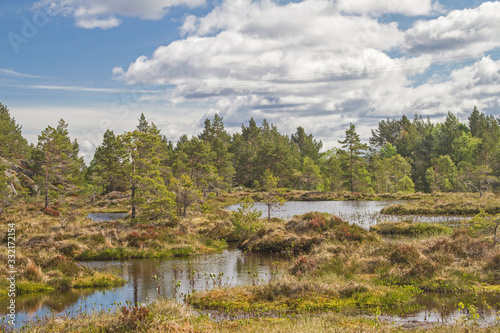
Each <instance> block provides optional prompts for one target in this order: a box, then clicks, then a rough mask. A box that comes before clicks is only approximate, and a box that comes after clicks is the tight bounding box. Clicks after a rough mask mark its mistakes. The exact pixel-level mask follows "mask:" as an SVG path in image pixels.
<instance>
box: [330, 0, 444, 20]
mask: <svg viewBox="0 0 500 333" xmlns="http://www.w3.org/2000/svg"><path fill="white" fill-rule="evenodd" d="M337 2H338V6H339V9H340V10H342V11H344V12H346V13H350V14H384V13H393V14H402V15H406V16H422V15H430V14H432V13H434V12H436V11H439V10H441V6H440V5H439V3H438V2H437V1H432V0H420V1H415V0H385V1H380V0H338V1H337Z"/></svg>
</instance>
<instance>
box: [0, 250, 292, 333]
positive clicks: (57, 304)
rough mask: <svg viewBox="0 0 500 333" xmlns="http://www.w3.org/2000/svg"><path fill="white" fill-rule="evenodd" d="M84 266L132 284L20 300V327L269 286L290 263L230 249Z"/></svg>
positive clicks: (3, 305) (3, 304) (1, 305)
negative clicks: (222, 289)
mask: <svg viewBox="0 0 500 333" xmlns="http://www.w3.org/2000/svg"><path fill="white" fill-rule="evenodd" d="M80 265H85V266H88V267H91V268H93V269H96V270H98V271H101V272H107V273H112V274H115V275H117V276H120V277H122V278H123V279H125V280H126V281H127V282H128V283H127V284H125V285H124V286H121V287H118V288H114V289H97V290H96V289H91V290H88V289H85V290H78V289H77V290H71V291H68V292H59V291H58V292H52V293H45V294H34V295H21V296H18V297H17V298H16V310H17V315H16V324H17V327H20V326H22V325H24V324H26V323H28V322H30V321H36V319H37V316H38V317H43V316H47V315H50V314H51V313H54V314H55V315H56V316H59V315H70V316H71V315H75V314H77V313H81V312H92V311H101V310H106V311H107V310H113V309H115V307H116V303H115V302H117V303H121V304H126V303H127V301H132V302H133V303H143V304H147V303H150V302H152V301H154V300H156V299H157V298H159V297H167V298H173V297H174V298H176V299H177V300H179V301H181V300H183V299H184V297H185V296H186V295H187V294H188V293H190V292H192V291H194V290H204V289H210V288H213V287H215V286H235V285H253V284H262V283H268V282H269V281H270V280H271V279H272V278H273V277H274V276H276V272H277V271H278V270H281V271H283V270H284V268H285V267H286V266H287V265H288V259H286V258H283V257H280V256H278V255H272V254H265V255H263V254H244V253H242V252H241V251H240V250H226V251H223V253H219V254H209V255H202V256H196V257H190V258H174V259H168V260H157V259H140V260H128V261H105V262H103V261H95V262H85V263H81V264H80ZM8 302H9V298H3V299H0V315H2V316H4V315H5V314H6V312H5V309H7V306H8Z"/></svg>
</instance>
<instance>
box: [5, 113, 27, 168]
mask: <svg viewBox="0 0 500 333" xmlns="http://www.w3.org/2000/svg"><path fill="white" fill-rule="evenodd" d="M21 129H22V127H21V126H20V125H18V124H17V123H16V120H15V119H14V118H12V117H11V116H10V113H9V110H8V109H7V107H6V106H5V105H3V104H2V103H0V156H1V157H3V158H6V159H13V158H16V159H19V158H26V157H28V155H29V146H28V141H27V140H26V139H25V138H24V137H23V136H22V133H21Z"/></svg>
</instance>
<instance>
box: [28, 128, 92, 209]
mask: <svg viewBox="0 0 500 333" xmlns="http://www.w3.org/2000/svg"><path fill="white" fill-rule="evenodd" d="M37 150H38V151H39V154H36V155H34V156H36V158H37V160H35V161H34V163H35V165H38V166H39V168H38V169H39V170H40V173H41V175H42V176H43V188H44V192H45V208H48V206H49V196H50V193H49V188H51V189H52V190H56V191H59V192H68V191H73V192H75V191H76V190H78V187H80V186H83V183H84V178H83V176H84V171H85V164H84V162H83V157H80V156H79V152H80V148H79V145H78V142H77V140H76V139H75V140H74V141H73V142H72V141H71V139H70V138H69V134H68V124H67V123H66V122H65V121H64V120H63V119H61V120H59V123H58V125H57V127H56V128H53V127H51V126H48V127H47V128H46V129H45V130H43V131H42V133H41V134H40V135H39V136H38V146H37Z"/></svg>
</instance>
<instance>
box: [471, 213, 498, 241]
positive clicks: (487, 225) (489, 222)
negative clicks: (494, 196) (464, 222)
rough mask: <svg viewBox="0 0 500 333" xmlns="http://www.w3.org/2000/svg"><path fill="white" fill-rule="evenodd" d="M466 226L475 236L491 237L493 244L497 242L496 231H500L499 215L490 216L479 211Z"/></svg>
mask: <svg viewBox="0 0 500 333" xmlns="http://www.w3.org/2000/svg"><path fill="white" fill-rule="evenodd" d="M468 225H469V226H470V229H471V231H472V232H473V233H475V234H485V235H491V236H492V239H493V243H494V244H496V243H497V242H498V241H499V237H498V230H499V229H500V214H496V215H492V214H488V213H486V212H484V211H481V212H480V213H479V214H477V215H476V216H474V218H473V219H472V220H471V221H470V222H469V223H468Z"/></svg>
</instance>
